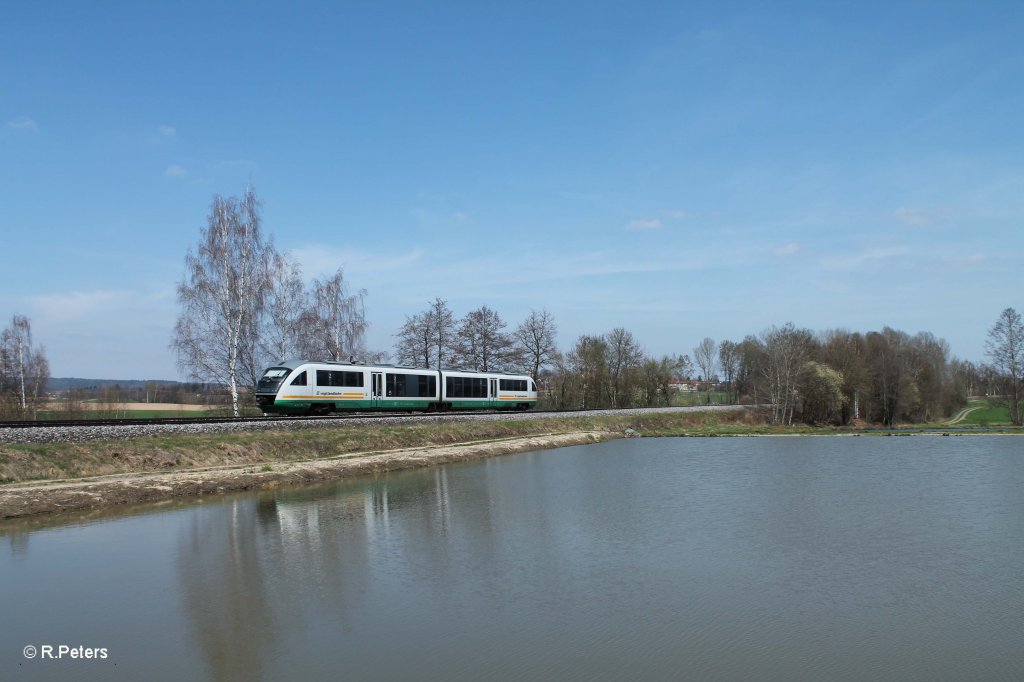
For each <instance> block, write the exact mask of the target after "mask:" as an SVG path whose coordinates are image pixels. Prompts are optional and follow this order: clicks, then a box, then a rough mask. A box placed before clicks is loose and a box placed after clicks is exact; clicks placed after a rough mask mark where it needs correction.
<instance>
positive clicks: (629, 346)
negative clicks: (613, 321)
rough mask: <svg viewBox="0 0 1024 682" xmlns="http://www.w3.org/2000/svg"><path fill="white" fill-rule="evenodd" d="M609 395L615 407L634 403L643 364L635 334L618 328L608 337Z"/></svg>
mask: <svg viewBox="0 0 1024 682" xmlns="http://www.w3.org/2000/svg"><path fill="white" fill-rule="evenodd" d="M605 343H606V344H607V349H608V350H607V358H606V361H605V364H606V365H607V367H608V374H609V376H608V394H609V396H610V398H611V404H612V406H613V407H625V406H626V405H629V404H630V402H631V401H632V397H633V396H632V392H633V390H632V389H633V385H634V383H635V379H636V376H635V375H636V370H637V369H638V368H639V367H640V365H641V364H643V361H644V352H643V351H642V350H641V349H640V344H639V343H637V341H636V339H635V338H634V337H633V333H632V332H630V331H627V330H626V329H623V328H622V327H616V328H615V329H613V330H612V331H611V332H610V333H609V334H608V336H607V337H605Z"/></svg>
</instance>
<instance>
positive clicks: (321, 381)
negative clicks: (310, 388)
mask: <svg viewBox="0 0 1024 682" xmlns="http://www.w3.org/2000/svg"><path fill="white" fill-rule="evenodd" d="M316 384H317V386H356V387H360V388H361V387H362V386H363V373H362V372H340V371H338V370H331V369H318V370H317V371H316Z"/></svg>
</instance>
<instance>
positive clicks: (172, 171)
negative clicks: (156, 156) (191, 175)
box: [164, 163, 188, 178]
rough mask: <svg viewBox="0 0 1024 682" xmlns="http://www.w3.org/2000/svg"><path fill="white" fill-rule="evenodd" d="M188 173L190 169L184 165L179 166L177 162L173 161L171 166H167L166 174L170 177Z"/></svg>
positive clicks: (178, 176)
mask: <svg viewBox="0 0 1024 682" xmlns="http://www.w3.org/2000/svg"><path fill="white" fill-rule="evenodd" d="M186 173H188V171H186V170H185V169H184V168H183V167H181V166H179V165H178V164H176V163H172V164H171V165H170V166H168V167H167V170H166V171H164V175H166V176H167V177H169V178H180V177H181V176H183V175H185V174H186Z"/></svg>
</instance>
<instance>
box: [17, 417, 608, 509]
mask: <svg viewBox="0 0 1024 682" xmlns="http://www.w3.org/2000/svg"><path fill="white" fill-rule="evenodd" d="M617 437H619V438H621V437H623V436H622V435H621V434H620V435H618V436H616V434H611V433H604V432H601V433H598V432H577V433H563V434H550V435H540V436H525V437H521V438H504V439H500V440H488V441H477V442H469V443H461V444H455V445H443V446H426V447H415V448H403V449H400V450H388V451H383V452H366V453H350V454H344V455H338V456H335V457H330V458H323V459H312V460H300V461H282V462H276V463H273V464H264V465H262V466H257V465H252V464H235V465H228V466H219V467H210V468H204V469H190V470H186V471H176V472H172V473H160V472H157V473H122V474H111V475H106V476H90V477H87V478H83V479H70V480H68V479H62V480H48V481H28V482H22V483H9V484H6V485H4V486H2V487H0V521H2V520H8V519H12V520H13V519H24V518H27V517H34V516H41V515H47V514H60V513H65V512H81V511H89V510H96V509H101V508H113V507H118V506H126V505H135V504H146V503H153V502H162V501H166V500H174V499H185V498H191V499H195V500H199V499H201V498H203V497H206V496H210V495H217V496H219V495H223V494H227V493H233V492H245V491H252V490H274V489H277V488H280V487H284V486H301V485H308V484H312V483H319V482H324V481H332V480H341V479H346V478H355V477H359V476H368V475H377V474H382V473H387V472H390V471H399V470H403V469H416V468H422V467H428V466H436V465H439V464H451V463H455V462H466V461H470V460H475V459H485V458H488V457H498V456H502V455H512V454H518V453H521V452H528V451H531V450H548V449H553V448H561V447H568V446H572V445H589V444H593V443H600V442H603V441H607V440H612V439H615V438H617Z"/></svg>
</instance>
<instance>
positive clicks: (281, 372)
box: [260, 367, 291, 380]
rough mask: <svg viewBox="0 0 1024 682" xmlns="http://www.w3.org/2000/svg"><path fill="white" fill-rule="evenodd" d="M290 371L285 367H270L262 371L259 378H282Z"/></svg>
mask: <svg viewBox="0 0 1024 682" xmlns="http://www.w3.org/2000/svg"><path fill="white" fill-rule="evenodd" d="M290 371H291V370H290V369H288V368H286V367H271V368H270V369H268V370H267V371H266V372H264V373H263V376H262V377H260V379H261V380H262V379H284V378H285V376H286V375H287V374H288V372H290Z"/></svg>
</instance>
